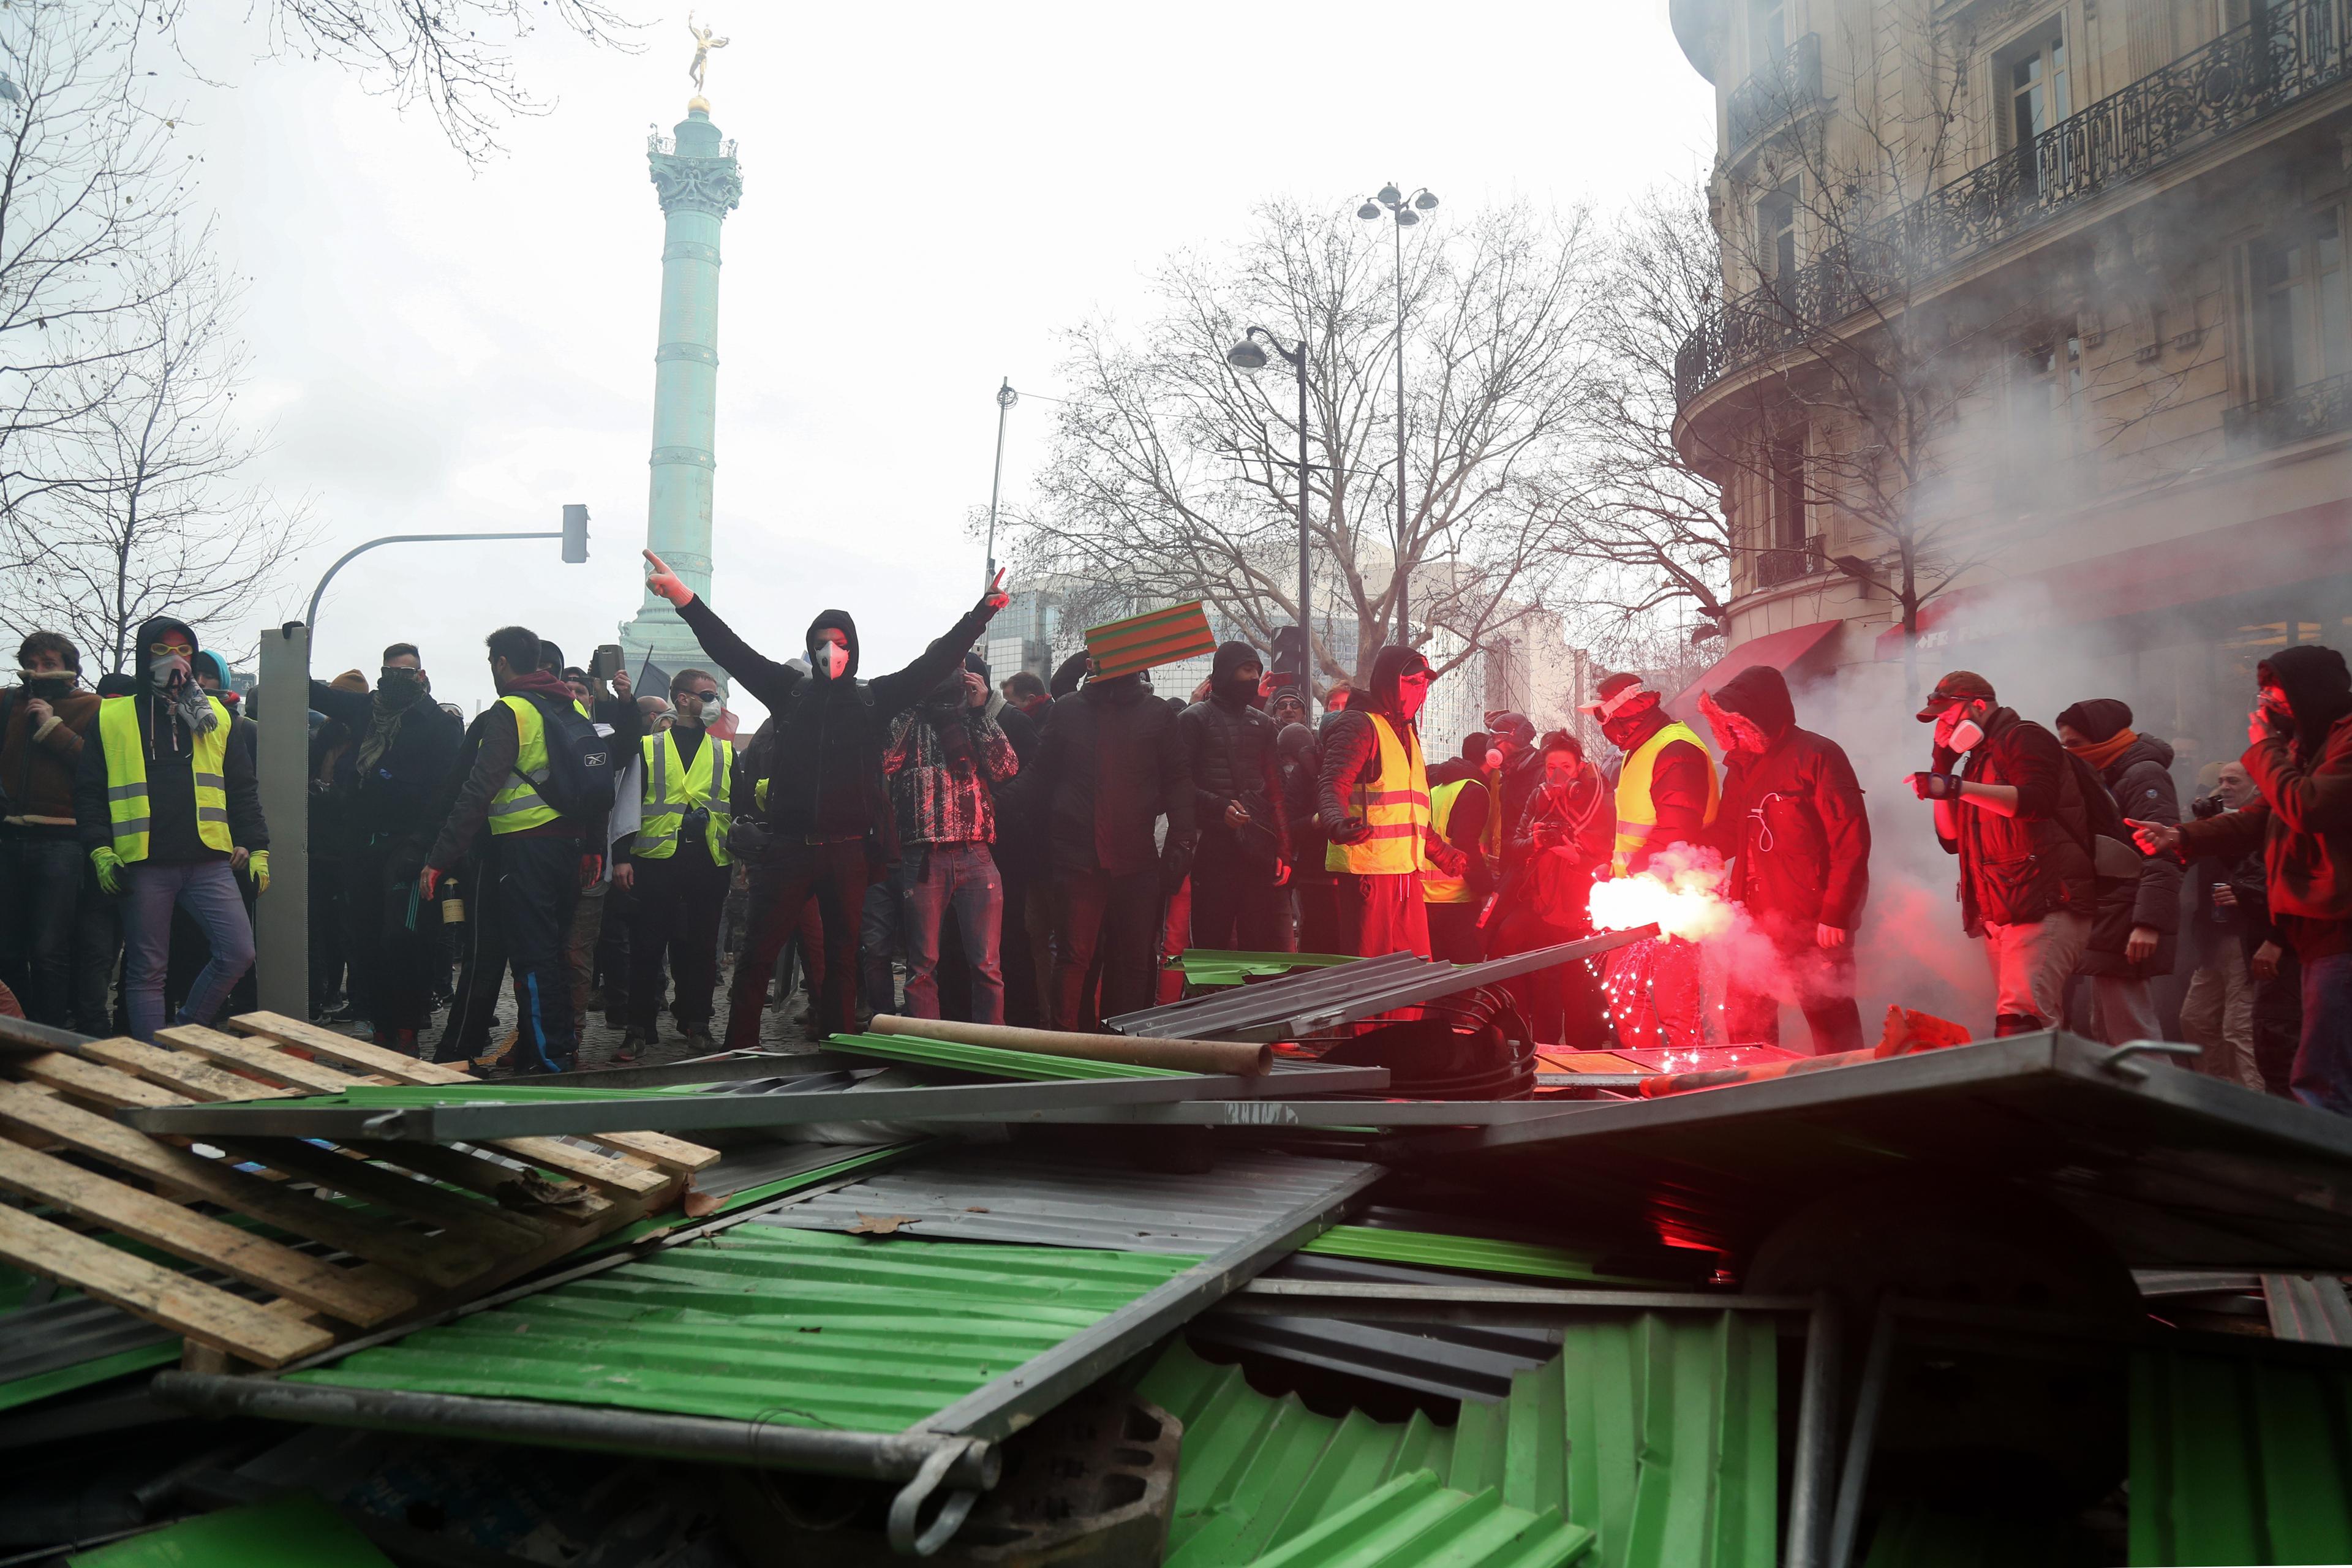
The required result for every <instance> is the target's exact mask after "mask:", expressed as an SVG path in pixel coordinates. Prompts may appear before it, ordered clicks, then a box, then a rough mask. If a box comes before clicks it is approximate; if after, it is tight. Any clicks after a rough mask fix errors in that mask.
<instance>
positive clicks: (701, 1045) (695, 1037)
mask: <svg viewBox="0 0 2352 1568" xmlns="http://www.w3.org/2000/svg"><path fill="white" fill-rule="evenodd" d="M718 1048H719V1047H717V1046H714V1045H712V1044H711V1043H710V1026H709V1025H708V1024H688V1026H686V1049H687V1054H688V1056H705V1055H708V1054H709V1053H710V1052H712V1051H715V1050H717V1049H718Z"/></svg>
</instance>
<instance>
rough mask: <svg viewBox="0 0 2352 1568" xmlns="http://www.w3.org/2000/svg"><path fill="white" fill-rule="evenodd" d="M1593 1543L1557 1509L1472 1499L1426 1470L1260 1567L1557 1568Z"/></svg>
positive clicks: (1483, 1496) (1496, 1498)
mask: <svg viewBox="0 0 2352 1568" xmlns="http://www.w3.org/2000/svg"><path fill="white" fill-rule="evenodd" d="M1591 1544H1592V1531H1589V1530H1585V1529H1582V1528H1580V1526H1577V1525H1573V1524H1570V1523H1568V1522H1566V1521H1563V1520H1562V1519H1561V1518H1560V1517H1559V1514H1558V1513H1556V1512H1552V1511H1549V1510H1547V1511H1545V1512H1543V1513H1540V1514H1535V1513H1529V1512H1528V1511H1527V1510H1525V1509H1518V1508H1513V1507H1511V1506H1510V1505H1509V1504H1508V1503H1507V1502H1505V1501H1504V1500H1503V1499H1502V1494H1501V1493H1500V1492H1499V1491H1497V1490H1496V1489H1494V1488H1492V1487H1489V1488H1488V1489H1486V1490H1485V1491H1483V1492H1479V1493H1477V1494H1476V1495H1475V1496H1474V1495H1472V1494H1471V1493H1468V1492H1459V1491H1455V1490H1454V1489H1452V1488H1451V1487H1442V1486H1440V1485H1438V1484H1437V1478H1436V1477H1435V1476H1433V1475H1432V1474H1431V1473H1430V1472H1429V1471H1427V1470H1415V1471H1413V1472H1412V1474H1411V1475H1409V1476H1399V1477H1397V1478H1396V1479H1394V1480H1392V1481H1391V1482H1389V1483H1388V1484H1387V1485H1386V1486H1384V1487H1381V1488H1380V1489H1378V1490H1376V1491H1374V1492H1373V1493H1372V1494H1371V1495H1370V1496H1369V1497H1367V1498H1365V1499H1364V1500H1361V1501H1360V1502H1358V1503H1356V1504H1354V1505H1353V1506H1351V1507H1349V1508H1346V1509H1342V1510H1340V1511H1339V1512H1338V1513H1336V1514H1333V1515H1332V1516H1331V1517H1330V1518H1329V1519H1327V1520H1325V1521H1323V1522H1322V1523H1320V1524H1318V1525H1317V1526H1316V1527H1315V1528H1314V1529H1312V1530H1310V1531H1307V1533H1306V1534H1304V1535H1302V1536H1300V1537H1298V1538H1297V1540H1295V1541H1293V1542H1290V1544H1289V1545H1287V1546H1285V1547H1283V1548H1281V1549H1280V1550H1279V1551H1276V1552H1272V1553H1270V1554H1269V1555H1267V1556H1265V1557H1261V1558H1259V1559H1258V1563H1259V1568H1424V1565H1426V1568H1438V1565H1440V1564H1442V1565H1443V1568H1563V1565H1564V1564H1566V1563H1573V1562H1575V1561H1576V1559H1577V1558H1578V1557H1580V1556H1581V1555H1582V1554H1583V1552H1584V1551H1585V1549H1586V1548H1588V1547H1590V1546H1591Z"/></svg>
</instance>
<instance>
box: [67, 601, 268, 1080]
mask: <svg viewBox="0 0 2352 1568" xmlns="http://www.w3.org/2000/svg"><path fill="white" fill-rule="evenodd" d="M132 646H133V648H134V650H135V657H136V658H137V659H138V662H139V668H140V671H141V681H140V689H139V690H138V692H137V693H136V694H135V695H133V696H130V697H118V698H110V699H108V700H105V701H103V702H101V703H100V705H99V712H98V721H97V724H96V726H95V728H96V731H97V735H98V742H99V743H98V744H97V745H95V746H84V747H83V748H82V750H81V755H80V757H79V759H78V761H77V764H76V771H75V774H74V816H75V819H76V821H77V822H78V824H79V826H80V830H81V838H82V843H83V844H84V845H85V846H87V847H88V848H89V859H90V864H91V865H92V866H94V867H95V868H97V871H98V879H99V885H100V887H102V888H103V889H105V890H106V891H107V892H109V893H113V894H118V895H120V896H121V900H122V903H121V911H122V922H123V943H124V972H123V1003H124V1007H125V1010H126V1011H127V1012H128V1013H129V1014H130V1019H131V1034H132V1035H133V1036H135V1037H138V1038H139V1039H142V1040H151V1041H152V1039H153V1038H154V1037H155V1031H156V1030H157V1029H159V1028H162V1027H163V979H164V967H165V964H166V963H167V962H168V960H169V958H170V949H171V936H172V911H173V910H174V909H175V908H177V909H184V910H187V912H188V914H189V916H190V917H191V918H192V919H194V921H195V922H196V925H197V928H198V929H199V930H200V931H202V932H203V933H204V937H205V942H207V943H208V944H209V945H210V947H211V950H212V952H211V957H210V959H209V960H208V961H207V962H206V963H205V966H204V968H203V970H202V971H201V972H200V973H198V974H197V975H196V977H195V979H194V984H192V985H191V987H190V988H189V992H188V996H187V1000H186V1002H185V1003H184V1005H182V1007H181V1010H180V1015H179V1017H178V1018H177V1019H176V1020H175V1022H178V1023H183V1024H210V1023H212V1022H213V1021H214V1019H215V1017H216V1016H218V1014H219V1012H220V1008H221V1005H222V1004H223V1003H224V1002H226V1000H227V999H228V994H229V991H230V989H231V988H232V987H233V986H234V985H235V984H236V982H237V979H238V977H239V976H241V975H243V974H244V973H245V972H246V971H247V970H248V969H250V968H252V967H253V924H252V921H250V920H249V919H247V915H246V910H245V903H244V900H242V899H241V898H239V897H238V895H237V889H236V879H235V878H234V877H233V876H232V875H231V868H232V867H238V868H242V867H246V866H247V865H249V866H250V867H251V868H252V871H253V879H254V882H255V885H256V886H257V888H259V889H263V890H265V891H266V890H267V889H268V886H269V829H268V824H266V823H265V822H264V821H263V820H262V816H261V790H260V785H259V784H258V782H257V778H256V776H255V773H254V767H253V758H252V754H251V753H250V752H247V751H245V750H244V749H243V748H241V747H238V746H236V745H232V744H231V743H230V739H229V735H230V727H229V712H228V710H227V708H226V706H224V705H223V704H222V703H221V702H220V701H219V700H217V699H215V698H214V697H212V696H210V695H209V694H207V693H206V692H205V689H204V688H203V687H202V686H200V685H198V684H197V681H196V678H195V671H194V659H195V656H196V653H197V651H198V650H197V646H196V634H195V633H194V630H193V629H191V628H190V627H189V626H188V624H187V623H186V622H185V621H181V620H174V619H173V618H171V617H169V616H158V617H156V618H154V619H152V620H149V621H146V622H144V623H142V625H141V626H140V627H139V633H138V637H137V639H136V640H135V642H134V643H133V645H132Z"/></svg>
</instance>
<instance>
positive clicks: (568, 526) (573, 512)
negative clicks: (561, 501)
mask: <svg viewBox="0 0 2352 1568" xmlns="http://www.w3.org/2000/svg"><path fill="white" fill-rule="evenodd" d="M563 559H564V560H565V561H566V562H567V563H570V564H572V565H574V566H577V565H578V564H580V563H582V562H583V561H585V560H587V559H588V509H587V508H586V507H584V506H582V505H580V504H579V503H577V502H573V503H572V504H570V505H568V506H566V507H565V508H564V509H563Z"/></svg>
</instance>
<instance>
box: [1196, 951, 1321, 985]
mask: <svg viewBox="0 0 2352 1568" xmlns="http://www.w3.org/2000/svg"><path fill="white" fill-rule="evenodd" d="M1362 962H1363V960H1362V959H1360V958H1358V957H1356V956H1355V955H1354V954H1352V953H1343V952H1245V951H1232V952H1228V951H1223V950H1220V949H1216V948H1207V947H1188V948H1186V949H1185V950H1184V951H1183V952H1181V953H1179V954H1178V955H1177V957H1176V959H1175V961H1174V963H1172V964H1171V965H1168V966H1167V967H1171V968H1176V969H1181V970H1182V971H1183V973H1184V983H1185V984H1187V985H1203V986H1213V985H1239V984H1243V983H1244V981H1250V980H1263V979H1265V978H1267V977H1269V976H1272V975H1277V974H1287V973H1290V972H1291V971H1292V970H1294V969H1336V968H1338V967H1339V965H1340V964H1343V963H1362Z"/></svg>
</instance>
